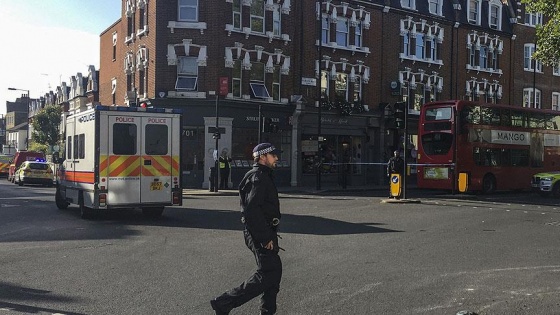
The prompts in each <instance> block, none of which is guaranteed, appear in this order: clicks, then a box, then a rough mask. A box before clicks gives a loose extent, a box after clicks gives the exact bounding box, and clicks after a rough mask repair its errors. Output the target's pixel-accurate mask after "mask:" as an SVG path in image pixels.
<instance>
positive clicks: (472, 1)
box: [467, 0, 482, 25]
mask: <svg viewBox="0 0 560 315" xmlns="http://www.w3.org/2000/svg"><path fill="white" fill-rule="evenodd" d="M481 8H482V1H481V0H468V1H467V20H468V21H469V23H471V24H476V25H480V16H481V14H480V13H481V12H480V10H481ZM472 15H474V17H473V16H472Z"/></svg>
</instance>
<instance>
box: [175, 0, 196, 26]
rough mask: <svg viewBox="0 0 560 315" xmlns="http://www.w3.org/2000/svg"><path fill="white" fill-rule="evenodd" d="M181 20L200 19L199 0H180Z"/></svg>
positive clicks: (179, 18) (192, 20) (194, 20)
mask: <svg viewBox="0 0 560 315" xmlns="http://www.w3.org/2000/svg"><path fill="white" fill-rule="evenodd" d="M178 4H179V17H178V20H179V21H189V22H196V21H198V0H179V2H178Z"/></svg>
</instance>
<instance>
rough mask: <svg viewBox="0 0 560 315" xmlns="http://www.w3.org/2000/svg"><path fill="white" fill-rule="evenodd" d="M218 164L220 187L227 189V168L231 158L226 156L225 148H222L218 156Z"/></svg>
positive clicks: (228, 168)
mask: <svg viewBox="0 0 560 315" xmlns="http://www.w3.org/2000/svg"><path fill="white" fill-rule="evenodd" d="M218 162H219V166H220V189H227V188H229V187H228V181H229V170H230V169H231V164H230V163H231V158H230V157H228V156H227V150H226V149H224V150H222V155H220V158H219V161H218Z"/></svg>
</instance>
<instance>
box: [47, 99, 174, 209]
mask: <svg viewBox="0 0 560 315" xmlns="http://www.w3.org/2000/svg"><path fill="white" fill-rule="evenodd" d="M181 120H182V115H181V111H180V110H177V109H162V108H156V109H154V108H141V107H140V108H139V107H121V106H101V105H98V106H95V107H94V108H91V109H88V110H85V111H76V112H69V113H67V114H65V115H64V117H63V128H64V134H65V148H64V154H63V156H61V157H60V158H57V159H56V161H55V162H56V163H58V164H60V167H59V170H58V172H57V173H58V174H57V179H56V183H57V189H56V195H55V201H56V205H57V207H58V208H59V209H66V208H67V207H68V206H69V205H71V204H73V205H77V206H78V207H79V208H80V213H81V216H82V217H83V218H89V217H91V216H92V215H93V214H95V212H96V211H101V210H103V211H109V210H116V209H123V208H140V209H142V212H143V213H144V214H145V215H147V216H151V217H158V216H160V215H161V214H162V213H163V210H164V207H165V206H180V205H182V193H181V172H180V165H181V154H180V152H181V150H180V136H181V125H182V122H181Z"/></svg>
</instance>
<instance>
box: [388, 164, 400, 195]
mask: <svg viewBox="0 0 560 315" xmlns="http://www.w3.org/2000/svg"><path fill="white" fill-rule="evenodd" d="M391 174H400V175H401V180H402V177H403V176H404V159H403V158H402V157H401V156H400V155H396V156H393V157H391V158H390V159H389V162H388V163H387V176H390V175H391ZM401 196H402V189H401V193H400V194H399V196H398V198H400V197H401ZM389 198H392V196H389Z"/></svg>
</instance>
